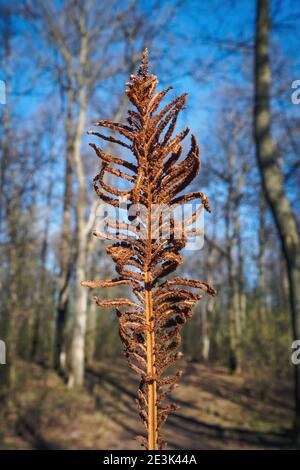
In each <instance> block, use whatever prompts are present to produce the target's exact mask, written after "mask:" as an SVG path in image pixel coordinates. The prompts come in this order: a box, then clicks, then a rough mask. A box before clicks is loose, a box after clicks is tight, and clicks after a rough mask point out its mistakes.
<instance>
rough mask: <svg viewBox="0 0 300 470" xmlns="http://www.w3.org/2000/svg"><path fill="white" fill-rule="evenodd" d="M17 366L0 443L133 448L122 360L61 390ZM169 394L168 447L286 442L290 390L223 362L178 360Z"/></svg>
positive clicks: (52, 379)
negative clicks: (234, 371)
mask: <svg viewBox="0 0 300 470" xmlns="http://www.w3.org/2000/svg"><path fill="white" fill-rule="evenodd" d="M24 364H25V363H23V366H22V367H21V370H22V371H23V377H22V376H21V378H20V384H22V386H21V385H19V387H20V386H21V390H20V389H19V392H18V394H17V395H16V397H17V398H16V399H15V405H14V406H13V408H12V409H11V411H10V412H9V413H7V416H6V418H5V420H4V422H3V421H2V428H0V448H2V449H32V448H34V449H112V450H113V449H139V448H140V447H139V444H138V443H137V442H136V441H135V440H134V437H135V436H136V435H137V434H143V431H144V430H143V426H142V424H141V423H140V421H139V417H138V415H137V411H136V406H135V403H134V399H135V396H136V390H137V386H138V380H137V379H136V377H135V375H134V374H133V373H131V371H130V370H129V368H128V366H127V364H126V362H125V360H123V359H121V358H120V359H116V360H111V361H103V362H99V363H96V364H95V365H94V366H93V368H89V369H88V371H87V376H86V382H87V387H86V389H85V390H82V391H76V392H75V391H72V390H68V388H67V387H66V385H65V384H64V383H63V382H62V380H61V379H60V378H59V377H57V376H56V374H54V373H53V372H52V371H47V370H45V369H42V368H41V367H39V366H32V365H27V364H26V367H25V366H24ZM183 369H184V375H183V377H182V378H181V385H180V387H178V388H177V389H176V390H175V391H174V393H173V399H174V401H175V402H176V403H177V404H179V405H180V409H179V410H178V411H177V412H175V413H174V414H172V415H170V417H169V419H168V422H167V424H166V425H165V427H164V437H165V439H166V440H167V442H168V444H169V447H168V448H171V449H279V448H293V446H292V442H291V438H290V431H289V429H290V428H291V422H292V403H291V397H292V391H291V389H290V387H289V386H287V385H284V386H283V385H282V384H281V383H278V384H273V385H272V389H271V388H270V387H268V386H267V382H266V381H264V383H263V382H262V381H256V382H254V381H253V379H252V380H251V381H250V380H249V378H248V379H246V378H245V377H242V376H236V375H228V372H227V370H226V369H225V368H223V367H221V366H220V367H217V366H207V365H203V364H199V363H187V364H183Z"/></svg>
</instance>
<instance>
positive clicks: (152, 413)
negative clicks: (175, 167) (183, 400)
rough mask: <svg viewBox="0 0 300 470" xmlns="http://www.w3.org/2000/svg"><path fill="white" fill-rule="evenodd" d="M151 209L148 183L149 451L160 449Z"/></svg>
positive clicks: (146, 285)
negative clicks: (151, 265) (150, 266)
mask: <svg viewBox="0 0 300 470" xmlns="http://www.w3.org/2000/svg"><path fill="white" fill-rule="evenodd" d="M151 209H152V194H151V184H150V182H149V181H148V208H147V212H148V213H147V232H148V233H147V264H146V270H145V303H146V324H147V336H146V348H147V374H148V376H150V377H153V380H152V381H151V383H149V384H148V450H157V449H158V431H157V403H156V398H157V397H156V379H155V375H156V370H155V336H154V322H155V319H154V312H153V300H152V288H151V287H150V285H151V273H150V271H149V269H148V267H149V265H150V262H151V255H152V234H151Z"/></svg>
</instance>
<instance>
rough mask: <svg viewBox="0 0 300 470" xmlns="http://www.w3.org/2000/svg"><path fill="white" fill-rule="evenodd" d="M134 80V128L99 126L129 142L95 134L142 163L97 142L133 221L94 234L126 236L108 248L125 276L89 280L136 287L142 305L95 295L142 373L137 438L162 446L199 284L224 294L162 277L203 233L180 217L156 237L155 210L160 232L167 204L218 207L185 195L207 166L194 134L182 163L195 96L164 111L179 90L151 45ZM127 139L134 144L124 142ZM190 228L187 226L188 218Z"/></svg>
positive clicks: (113, 193)
mask: <svg viewBox="0 0 300 470" xmlns="http://www.w3.org/2000/svg"><path fill="white" fill-rule="evenodd" d="M130 80H131V81H130V82H129V83H127V84H126V85H127V89H126V93H127V96H128V98H129V100H130V103H131V104H132V106H133V107H134V108H135V109H130V110H129V111H128V117H127V123H128V125H123V124H120V123H115V122H110V121H106V120H101V121H99V122H97V123H96V126H98V127H102V128H105V129H109V130H110V131H112V132H114V133H118V134H120V135H121V140H120V139H118V138H115V137H114V136H111V135H109V136H106V135H104V134H102V133H100V132H94V131H92V132H90V134H92V135H95V136H97V137H99V138H100V139H102V140H105V141H108V142H111V143H113V144H116V145H119V146H121V147H122V148H125V149H126V150H127V152H128V150H130V151H131V153H132V156H133V159H134V160H135V161H134V162H132V158H130V161H129V159H128V160H127V159H126V157H124V156H122V158H120V157H118V156H113V155H110V154H108V153H106V152H105V151H104V150H102V149H101V148H99V147H97V146H96V145H95V144H93V143H92V144H90V145H91V147H92V148H93V149H94V150H95V151H96V154H97V156H98V157H99V158H100V160H101V161H102V167H101V169H100V172H99V174H98V175H97V176H96V177H95V178H94V187H95V190H96V193H97V195H98V196H99V197H100V198H101V199H102V200H103V201H105V202H107V203H109V204H111V205H112V206H114V207H118V206H119V200H118V199H117V197H120V196H123V197H124V196H126V200H127V204H128V207H129V210H130V212H129V216H128V220H129V221H130V224H127V223H126V224H125V223H124V222H120V221H117V222H116V221H113V220H110V219H108V221H107V227H110V228H114V229H115V230H116V231H115V234H114V235H111V234H110V233H107V232H105V233H104V232H101V231H96V232H94V235H96V236H98V237H104V238H106V239H108V240H113V239H115V238H116V237H118V238H119V239H121V241H120V240H119V241H117V242H114V243H113V244H111V245H110V246H108V248H107V253H108V254H110V255H111V257H112V259H113V261H114V262H115V263H116V271H117V273H118V274H119V276H120V277H119V278H116V279H112V280H107V281H84V282H83V283H82V284H83V285H84V286H86V287H90V288H102V287H103V288H104V287H105V288H106V287H113V286H119V285H128V286H130V287H131V288H132V292H133V295H135V297H136V298H137V302H133V301H132V300H130V299H127V298H120V299H107V300H100V299H99V298H98V297H95V300H96V302H97V304H98V305H99V306H100V307H106V308H116V312H117V315H118V317H119V332H120V338H121V340H122V342H123V346H124V352H125V356H126V358H127V361H128V363H129V366H130V367H131V368H132V369H133V370H134V371H135V372H136V373H137V374H139V375H140V377H141V381H140V386H139V391H138V399H137V406H138V412H139V415H140V417H141V419H142V421H143V423H144V424H145V427H146V429H147V439H145V438H144V437H142V436H138V437H137V439H138V440H139V441H140V442H141V444H142V446H144V447H145V448H147V449H149V450H156V449H162V448H163V446H164V445H165V444H164V443H163V441H162V438H161V435H160V428H161V427H162V426H163V424H164V423H165V421H166V419H167V417H168V415H169V414H170V413H172V412H173V411H175V410H176V409H177V406H176V405H173V404H171V405H170V404H168V405H166V406H163V405H162V402H163V400H164V399H165V398H166V397H167V396H168V395H169V394H170V393H171V392H172V390H173V389H174V388H175V386H176V382H177V380H178V378H179V377H180V375H181V372H177V373H176V374H175V375H171V376H164V375H163V374H164V372H165V371H166V369H168V368H169V367H170V366H171V365H172V364H174V362H175V361H176V360H177V359H179V358H180V357H181V356H182V354H181V353H179V352H177V351H176V350H177V348H178V347H179V345H180V330H181V328H182V327H183V325H184V324H185V322H186V321H187V319H188V318H190V317H191V316H192V314H193V312H192V307H193V306H194V305H195V304H196V302H197V301H198V300H199V299H201V297H202V294H201V293H199V292H195V289H196V290H198V289H200V290H201V291H202V292H204V293H208V294H210V295H215V294H216V292H215V290H214V289H213V288H212V287H211V286H209V285H208V284H206V283H205V282H201V281H195V280H191V279H183V278H180V277H175V278H173V279H168V280H167V281H164V282H161V281H160V279H161V278H164V277H165V276H167V275H168V274H170V273H172V272H173V271H175V270H176V268H177V266H178V265H180V264H181V263H182V262H183V258H182V256H181V255H180V254H179V252H180V250H182V249H183V248H184V246H185V245H186V242H187V239H188V237H189V235H190V234H192V233H195V232H193V231H191V230H185V229H184V230H183V232H182V235H181V238H180V239H178V238H177V237H176V227H175V219H174V217H173V216H172V217H170V224H169V225H170V227H169V229H170V230H169V237H166V238H161V237H158V238H155V237H154V232H153V226H152V216H153V214H154V215H155V218H156V220H157V221H158V229H159V231H158V233H159V234H160V233H162V229H164V228H165V226H166V222H165V221H164V220H163V217H162V216H161V214H160V213H159V211H158V209H157V205H159V204H164V207H165V213H166V214H167V215H170V214H171V213H172V211H173V210H174V208H176V207H179V206H180V205H182V204H184V203H186V202H190V201H193V200H197V199H198V200H199V201H200V202H201V203H202V205H203V207H204V209H205V210H207V211H208V212H210V207H209V203H208V199H207V197H206V196H205V195H204V194H203V193H202V192H192V193H188V194H183V195H182V194H181V193H182V191H183V190H184V189H185V188H186V187H187V186H188V185H189V184H190V182H191V181H192V180H193V179H194V178H195V177H196V175H197V174H198V172H199V168H200V158H199V146H198V144H197V141H196V138H195V137H194V136H192V138H191V147H190V150H189V152H188V154H187V156H186V158H185V159H184V160H182V161H180V158H181V154H182V149H183V147H182V144H181V142H182V141H183V139H184V138H185V137H186V136H187V134H188V133H189V129H188V128H187V129H184V130H183V131H182V132H180V133H179V134H178V135H176V136H175V137H172V135H173V132H174V130H175V126H176V122H177V118H178V115H179V113H180V111H181V110H183V109H184V104H185V102H186V99H187V95H186V94H183V95H181V96H179V97H177V98H175V99H173V100H172V101H171V102H170V103H169V104H167V105H165V106H164V107H163V108H162V109H161V110H160V111H159V107H160V104H161V102H162V100H163V98H164V97H165V96H166V94H167V93H168V91H169V90H170V89H171V87H169V88H168V89H166V90H163V91H160V92H158V93H157V92H156V91H155V90H156V86H157V84H158V80H157V77H156V76H155V75H152V74H150V73H149V70H148V51H147V49H146V50H145V51H144V54H143V59H142V62H141V65H140V68H139V70H138V73H137V75H131V77H130ZM124 138H125V140H126V142H124V141H123V139H124ZM120 167H121V169H120ZM128 171H129V172H131V174H129V173H128ZM107 174H109V175H114V176H116V177H117V178H119V180H123V181H124V182H126V184H127V185H130V187H129V189H126V190H125V189H123V188H124V186H122V189H121V188H118V187H115V186H114V185H113V184H108V183H107V182H105V181H104V179H105V176H106V175H107ZM135 204H140V205H143V207H144V209H145V210H144V211H143V210H137V211H135V212H134V211H133V210H132V209H134V208H135V206H134V205H135ZM198 214H199V209H197V210H196V211H194V212H193V213H192V215H190V216H189V218H188V219H186V221H187V222H188V224H187V225H189V224H191V223H194V222H195V220H196V218H197V215H198ZM138 224H140V227H142V228H143V233H144V234H146V236H145V237H141V236H140V237H139V233H142V232H139V229H138V228H137V227H138ZM183 225H184V227H185V223H184V224H183ZM126 228H127V229H129V233H130V235H128V236H126V237H124V234H123V233H122V231H123V230H124V229H126ZM189 289H194V291H192V290H189ZM122 307H126V310H125V311H122V310H120V308H122ZM128 307H129V308H130V309H129V310H128Z"/></svg>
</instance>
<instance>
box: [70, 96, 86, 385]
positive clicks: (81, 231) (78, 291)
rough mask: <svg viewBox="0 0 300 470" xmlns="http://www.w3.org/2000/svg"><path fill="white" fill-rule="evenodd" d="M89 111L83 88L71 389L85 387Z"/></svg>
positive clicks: (76, 140)
mask: <svg viewBox="0 0 300 470" xmlns="http://www.w3.org/2000/svg"><path fill="white" fill-rule="evenodd" d="M86 109H87V94H86V90H85V88H84V87H82V88H81V89H80V91H79V115H78V122H77V127H76V133H75V137H74V161H75V165H76V173H77V182H78V187H79V191H78V192H79V195H78V202H77V207H76V216H77V225H76V239H77V243H76V249H77V253H76V262H75V279H76V285H75V293H74V297H75V305H74V325H73V335H72V346H71V371H70V374H69V380H68V383H69V386H70V387H73V386H82V385H83V382H84V369H85V334H86V317H87V296H88V291H87V289H83V288H82V287H81V285H80V282H81V281H83V280H84V279H85V278H86V266H87V261H86V256H87V235H88V234H87V227H86V220H85V215H84V212H85V204H86V188H85V171H84V167H83V162H82V158H81V140H82V136H83V132H84V127H85V121H86Z"/></svg>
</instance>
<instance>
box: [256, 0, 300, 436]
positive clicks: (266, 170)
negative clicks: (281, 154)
mask: <svg viewBox="0 0 300 470" xmlns="http://www.w3.org/2000/svg"><path fill="white" fill-rule="evenodd" d="M269 10H270V4H269V0H257V17H256V41H255V70H254V73H255V108H254V135H255V143H256V157H257V163H258V166H259V170H260V174H261V178H262V185H263V190H264V194H265V197H266V200H267V203H268V205H269V207H270V209H271V212H272V214H273V217H274V221H275V224H276V227H277V230H278V234H279V237H280V240H281V246H282V252H283V254H284V257H285V260H286V264H287V271H288V277H289V297H290V309H291V316H292V331H293V339H299V336H300V331H299V328H300V324H299V322H300V290H299V285H300V234H299V228H298V227H297V220H296V217H295V215H294V213H293V210H292V208H291V204H290V201H289V199H288V197H287V194H286V191H285V186H284V178H283V172H282V169H281V167H280V165H279V161H278V152H277V148H276V144H275V143H274V141H273V138H272V135H271V116H270V90H271V67H270V61H269V36H270V11H269ZM294 379H295V429H296V431H297V433H298V435H299V433H300V368H299V366H295V368H294Z"/></svg>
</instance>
